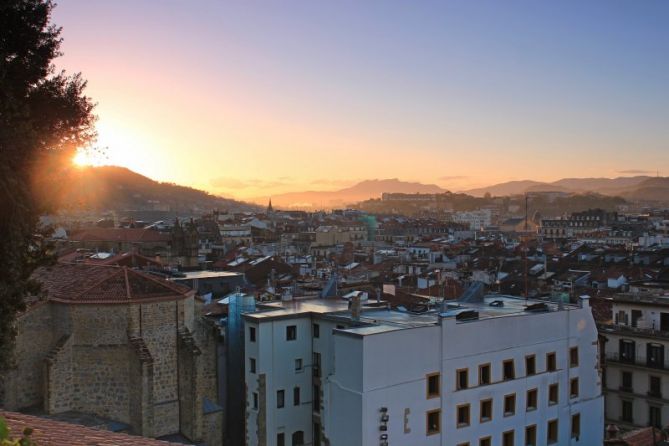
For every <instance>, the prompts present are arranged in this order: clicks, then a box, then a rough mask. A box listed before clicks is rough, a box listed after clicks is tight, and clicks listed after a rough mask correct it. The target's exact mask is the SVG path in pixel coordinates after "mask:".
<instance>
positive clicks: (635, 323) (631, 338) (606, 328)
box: [600, 291, 669, 428]
mask: <svg viewBox="0 0 669 446" xmlns="http://www.w3.org/2000/svg"><path fill="white" fill-rule="evenodd" d="M600 337H601V342H602V343H603V345H604V349H605V358H604V359H605V377H606V379H605V382H604V392H605V394H606V420H607V423H612V424H618V425H621V427H623V428H636V427H643V426H654V427H658V428H661V427H665V426H667V425H669V360H668V359H667V357H666V356H665V355H666V353H665V351H666V350H668V349H669V296H666V295H664V294H662V293H661V292H660V293H659V294H658V293H651V292H639V291H637V292H631V293H624V294H619V295H616V296H614V298H613V321H612V323H611V324H605V325H600Z"/></svg>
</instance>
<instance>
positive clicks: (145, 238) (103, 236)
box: [69, 228, 170, 243]
mask: <svg viewBox="0 0 669 446" xmlns="http://www.w3.org/2000/svg"><path fill="white" fill-rule="evenodd" d="M69 239H70V240H78V241H96V242H97V241H105V242H110V241H111V242H128V243H133V242H135V243H137V242H167V241H169V240H170V235H169V234H166V233H163V232H158V231H156V230H154V229H145V228H89V229H83V230H81V231H76V232H73V233H72V234H70V236H69Z"/></svg>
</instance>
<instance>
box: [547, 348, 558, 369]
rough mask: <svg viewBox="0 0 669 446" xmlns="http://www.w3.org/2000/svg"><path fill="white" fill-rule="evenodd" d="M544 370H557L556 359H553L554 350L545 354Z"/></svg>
mask: <svg viewBox="0 0 669 446" xmlns="http://www.w3.org/2000/svg"><path fill="white" fill-rule="evenodd" d="M546 370H547V371H548V372H554V371H555V370H557V361H556V359H555V352H552V353H547V354H546Z"/></svg>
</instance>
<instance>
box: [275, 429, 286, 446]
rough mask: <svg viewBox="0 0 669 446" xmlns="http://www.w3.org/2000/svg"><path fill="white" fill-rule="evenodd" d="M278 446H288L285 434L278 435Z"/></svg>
mask: <svg viewBox="0 0 669 446" xmlns="http://www.w3.org/2000/svg"><path fill="white" fill-rule="evenodd" d="M276 446H286V435H285V434H284V433H283V432H280V433H278V434H276Z"/></svg>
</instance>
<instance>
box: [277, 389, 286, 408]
mask: <svg viewBox="0 0 669 446" xmlns="http://www.w3.org/2000/svg"><path fill="white" fill-rule="evenodd" d="M284 397H285V395H284V391H283V390H277V391H276V407H277V409H281V408H282V407H283V405H284Z"/></svg>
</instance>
